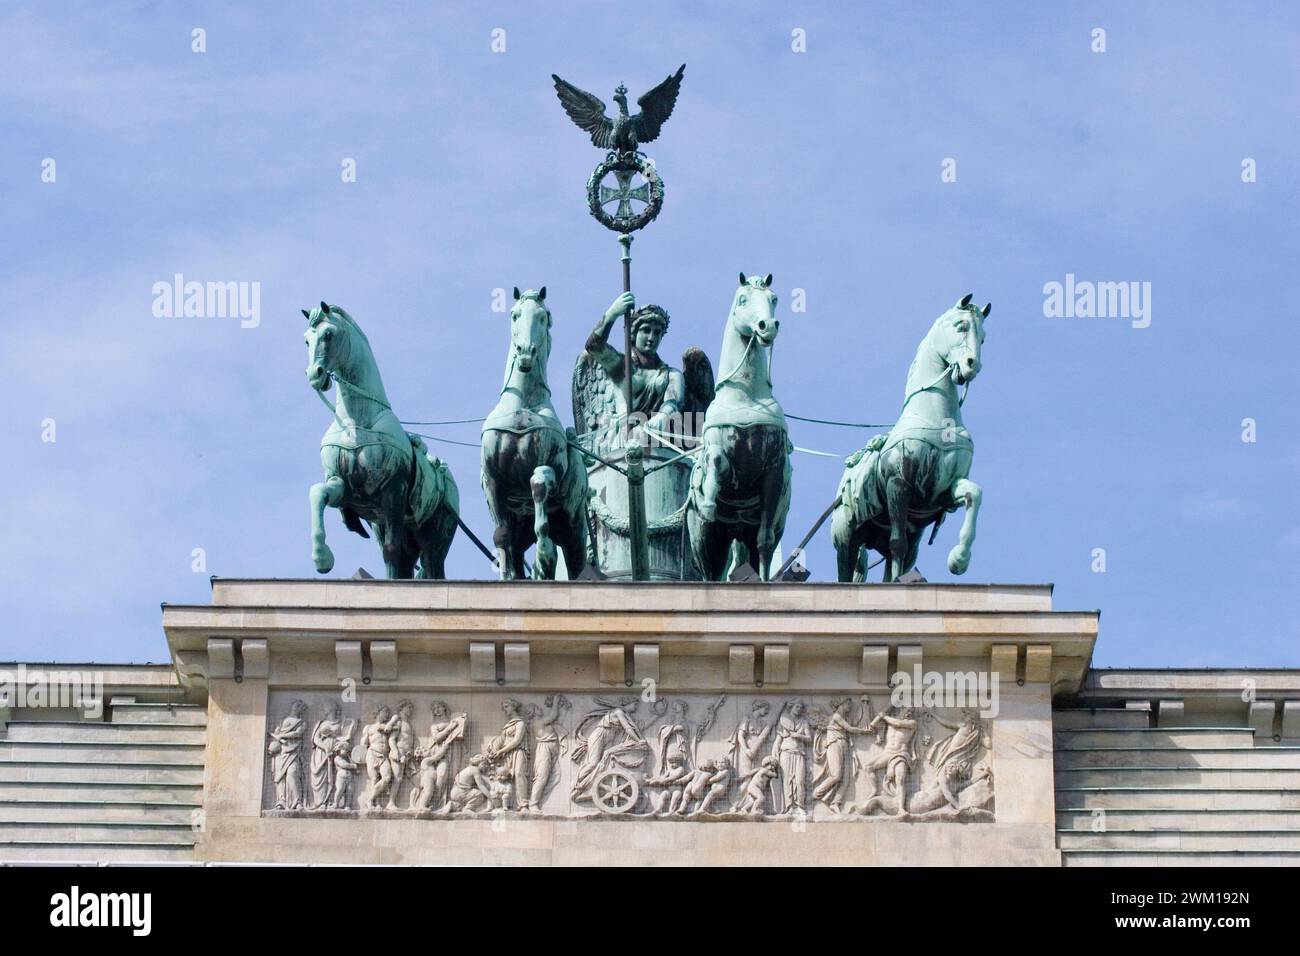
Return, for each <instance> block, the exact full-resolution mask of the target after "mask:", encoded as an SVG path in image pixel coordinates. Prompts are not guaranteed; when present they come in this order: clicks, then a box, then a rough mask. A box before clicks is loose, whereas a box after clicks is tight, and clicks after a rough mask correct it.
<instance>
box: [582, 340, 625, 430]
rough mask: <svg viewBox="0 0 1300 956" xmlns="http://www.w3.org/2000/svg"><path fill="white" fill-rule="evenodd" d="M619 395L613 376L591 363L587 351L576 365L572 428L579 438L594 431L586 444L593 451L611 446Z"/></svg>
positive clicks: (618, 411)
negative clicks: (611, 377) (612, 379)
mask: <svg viewBox="0 0 1300 956" xmlns="http://www.w3.org/2000/svg"><path fill="white" fill-rule="evenodd" d="M620 398H621V396H620V394H619V390H618V388H617V387H616V386H615V385H614V383H613V381H611V380H610V377H609V376H608V375H606V374H605V370H604V369H603V368H601V367H600V365H599V364H598V363H596V362H593V361H592V360H591V356H589V355H588V354H587V353H586V352H585V351H584V352H582V353H581V354H580V355H579V356H578V360H577V361H576V362H574V364H573V425H574V430H575V431H576V432H577V433H578V435H579V436H582V435H585V434H587V433H588V432H592V433H594V434H592V436H591V438H590V439H589V440H587V441H585V442H584V443H583V445H584V447H586V448H589V449H590V450H591V451H597V450H599V449H600V448H602V447H604V448H608V447H610V444H611V442H610V439H611V438H612V437H613V436H614V434H615V432H616V430H615V429H613V428H611V426H612V425H614V423H615V422H617V421H618V417H619V414H620V408H621V407H622V403H621V402H620Z"/></svg>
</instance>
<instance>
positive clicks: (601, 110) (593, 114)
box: [551, 73, 680, 149]
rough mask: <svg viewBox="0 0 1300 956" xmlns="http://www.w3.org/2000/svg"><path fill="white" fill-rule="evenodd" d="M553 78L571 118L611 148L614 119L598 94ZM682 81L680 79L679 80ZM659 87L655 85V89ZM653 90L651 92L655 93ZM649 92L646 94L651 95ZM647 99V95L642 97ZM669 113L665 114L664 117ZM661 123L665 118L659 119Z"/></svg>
mask: <svg viewBox="0 0 1300 956" xmlns="http://www.w3.org/2000/svg"><path fill="white" fill-rule="evenodd" d="M551 79H552V80H554V81H555V92H556V95H558V96H559V97H560V104H561V105H562V106H563V107H564V112H566V113H568V114H569V119H571V120H573V122H574V123H576V124H577V125H578V127H579V128H581V129H583V130H586V131H587V132H588V133H590V134H591V142H592V144H593V145H595V146H599V147H600V148H601V149H610V148H611V147H612V146H613V144H614V121H613V120H611V119H610V118H609V117H608V116H606V115H605V104H604V102H603V101H602V100H601V99H600V98H599V97H597V96H594V95H593V94H591V93H588V92H587V91H586V90H580V89H578V88H577V87H576V86H574V85H573V84H572V83H570V82H568V81H567V80H562V79H560V78H559V77H558V76H556V75H555V74H554V73H552V74H551ZM679 82H680V81H679ZM660 85H662V84H660ZM657 89H659V87H655V90H657ZM653 92H654V90H651V91H650V93H653ZM650 93H647V94H646V96H650ZM642 99H645V97H642ZM676 99H677V93H676V91H674V92H673V100H676ZM672 111H673V106H672V102H671V101H670V102H669V104H668V112H669V113H671V112H672ZM667 118H668V114H667V113H665V114H664V119H667ZM659 122H660V124H662V123H663V120H660V121H659ZM658 133H659V127H658V126H656V127H655V134H656V135H658Z"/></svg>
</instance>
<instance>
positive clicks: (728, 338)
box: [686, 272, 792, 581]
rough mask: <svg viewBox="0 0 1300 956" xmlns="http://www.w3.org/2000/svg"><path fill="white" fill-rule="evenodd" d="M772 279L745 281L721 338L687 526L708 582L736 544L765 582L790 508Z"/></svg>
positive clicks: (743, 278) (714, 578)
mask: <svg viewBox="0 0 1300 956" xmlns="http://www.w3.org/2000/svg"><path fill="white" fill-rule="evenodd" d="M771 286H772V276H771V275H770V274H769V275H768V276H767V277H766V278H761V277H759V276H750V277H746V276H745V274H744V273H743V272H742V273H741V274H740V287H739V288H738V289H737V290H736V294H735V297H734V298H733V299H732V302H731V314H730V315H729V316H728V317H727V328H726V331H725V332H724V333H723V337H722V356H721V359H720V361H719V367H720V368H721V369H722V376H721V377H720V378H719V379H718V382H717V386H716V394H715V395H714V398H713V401H712V402H710V403H709V408H708V411H707V412H706V413H705V416H704V433H703V438H702V448H701V450H700V453H699V456H698V457H697V459H696V461H695V467H694V469H693V471H692V473H691V490H690V496H689V498H688V499H687V504H686V526H687V530H688V533H689V535H690V541H691V551H692V553H693V554H694V557H695V563H696V565H697V566H698V567H699V569H700V573H701V574H702V575H703V576H704V579H705V580H706V581H720V580H722V577H723V575H724V574H725V573H726V570H727V563H728V559H729V557H731V556H732V554H731V549H732V545H733V544H739V545H740V546H741V548H742V549H743V551H744V553H743V554H742V553H739V552H740V550H741V549H737V552H738V553H737V554H736V555H735V563H736V564H737V565H739V564H740V563H741V562H742V561H749V562H750V563H751V564H752V566H753V567H754V569H755V570H756V571H757V572H758V574H759V577H760V578H761V579H762V580H764V581H766V580H769V578H770V576H771V573H772V570H773V568H772V556H773V554H774V552H775V550H776V546H777V544H778V543H779V542H780V540H781V534H782V532H783V531H784V530H785V518H786V513H787V512H788V511H789V510H790V452H791V451H792V448H791V445H790V439H789V436H788V434H787V431H786V423H785V413H784V412H783V411H782V410H781V406H780V404H778V403H777V400H776V399H775V398H773V397H772V379H771V348H772V345H773V343H775V342H776V334H777V330H778V329H779V327H780V323H779V322H778V321H777V320H776V317H775V313H776V301H777V299H776V294H775V293H774V292H772V289H771Z"/></svg>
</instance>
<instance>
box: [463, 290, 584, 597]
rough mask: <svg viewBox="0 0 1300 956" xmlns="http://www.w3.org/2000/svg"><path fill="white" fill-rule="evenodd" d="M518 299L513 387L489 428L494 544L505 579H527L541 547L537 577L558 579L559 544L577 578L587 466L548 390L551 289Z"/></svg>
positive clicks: (487, 468)
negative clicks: (527, 563) (527, 565)
mask: <svg viewBox="0 0 1300 956" xmlns="http://www.w3.org/2000/svg"><path fill="white" fill-rule="evenodd" d="M514 293H515V304H514V307H513V308H512V309H511V310H510V351H509V353H508V354H507V356H506V375H505V383H504V384H503V385H502V386H501V398H500V400H499V401H498V402H497V405H496V408H494V409H493V410H492V413H491V414H490V415H488V417H487V419H486V420H485V421H484V422H483V440H482V448H483V454H482V459H481V464H482V472H481V474H482V481H483V493H484V494H485V495H486V496H487V505H488V511H489V512H490V513H491V515H492V522H493V524H494V525H495V526H496V530H495V531H494V532H493V535H492V540H493V542H494V543H495V545H496V549H497V556H498V557H497V561H498V563H499V567H500V572H501V577H502V578H503V579H510V578H522V577H523V576H524V552H525V551H526V550H528V548H529V546H531V545H532V544H533V543H534V542H536V543H537V554H536V559H535V561H534V574H533V576H534V577H537V578H551V579H553V578H554V577H555V566H556V552H555V545H556V543H558V544H559V546H560V547H561V548H563V549H564V563H565V566H566V567H567V569H568V572H569V576H570V577H571V578H576V577H577V576H578V574H579V573H581V571H582V569H583V567H584V565H585V564H586V556H587V468H586V463H585V462H584V460H583V457H582V454H581V453H580V452H579V451H578V450H577V448H576V447H574V444H571V442H570V437H569V435H568V434H567V433H566V431H565V428H564V426H563V425H561V424H560V420H559V417H558V416H557V415H556V414H555V408H554V406H553V405H552V404H551V389H550V386H549V385H547V383H546V363H547V361H548V360H549V359H550V356H551V313H550V311H549V310H548V309H547V308H546V287H545V286H542V288H541V289H539V290H538V291H536V292H534V291H533V290H532V289H529V290H528V291H527V292H524V293H520V291H519V289H518V288H516V289H515V290H514Z"/></svg>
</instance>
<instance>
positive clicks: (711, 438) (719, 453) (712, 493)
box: [695, 428, 731, 523]
mask: <svg viewBox="0 0 1300 956" xmlns="http://www.w3.org/2000/svg"><path fill="white" fill-rule="evenodd" d="M721 434H722V429H720V428H711V429H709V430H708V431H706V432H705V433H704V450H703V451H701V452H700V457H701V459H702V461H701V462H700V464H701V465H703V466H704V481H703V482H702V485H701V488H700V495H699V498H698V499H697V500H696V502H695V506H696V507H697V508H698V509H699V511H700V517H701V518H702V519H703V520H704V521H705V523H712V522H714V521H716V520H717V518H718V496H719V494H721V492H722V483H723V481H724V479H726V477H727V474H728V472H729V471H730V470H731V468H730V464H729V462H728V461H727V454H726V451H725V450H724V449H723V447H722V438H721V437H720V436H721Z"/></svg>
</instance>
